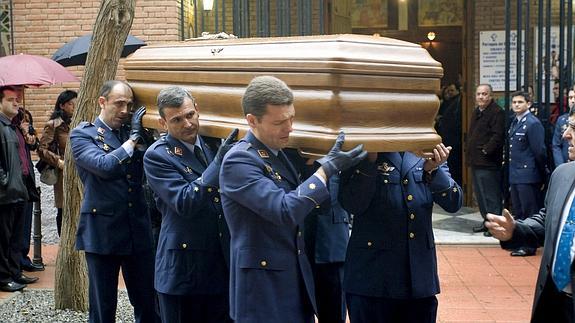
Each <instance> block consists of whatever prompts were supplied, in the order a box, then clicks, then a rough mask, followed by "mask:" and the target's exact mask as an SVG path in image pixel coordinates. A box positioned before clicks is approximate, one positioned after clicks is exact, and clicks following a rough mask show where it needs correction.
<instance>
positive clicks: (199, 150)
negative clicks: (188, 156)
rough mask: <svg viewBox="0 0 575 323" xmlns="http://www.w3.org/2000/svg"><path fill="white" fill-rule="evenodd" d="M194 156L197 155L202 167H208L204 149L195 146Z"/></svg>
mask: <svg viewBox="0 0 575 323" xmlns="http://www.w3.org/2000/svg"><path fill="white" fill-rule="evenodd" d="M194 155H196V158H197V159H198V161H199V162H200V164H202V166H204V167H208V161H207V160H206V155H204V152H203V151H202V148H200V147H198V146H195V145H194Z"/></svg>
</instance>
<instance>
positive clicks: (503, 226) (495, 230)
mask: <svg viewBox="0 0 575 323" xmlns="http://www.w3.org/2000/svg"><path fill="white" fill-rule="evenodd" d="M485 226H486V227H487V229H489V232H490V233H491V235H492V236H493V237H494V238H495V239H497V240H500V241H507V240H510V239H511V238H512V237H513V231H514V230H515V219H513V216H512V215H511V213H509V211H508V210H507V209H503V215H502V216H501V215H495V214H492V213H487V221H485Z"/></svg>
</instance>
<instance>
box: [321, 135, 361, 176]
mask: <svg viewBox="0 0 575 323" xmlns="http://www.w3.org/2000/svg"><path fill="white" fill-rule="evenodd" d="M344 141H345V134H344V133H343V131H340V132H339V135H338V136H337V139H336V140H335V144H334V145H333V147H332V148H331V150H330V151H329V153H327V155H325V156H324V157H322V158H320V159H318V160H316V163H318V164H320V165H321V167H323V171H324V172H325V175H326V176H327V178H330V177H331V176H332V175H334V174H337V173H338V172H340V171H344V170H346V169H348V168H350V167H352V166H355V165H357V164H358V163H359V162H360V161H362V160H363V159H364V158H365V157H367V151H365V150H363V144H361V145H357V146H356V147H355V148H353V149H352V150H350V151H347V152H344V151H341V146H343V142H344Z"/></svg>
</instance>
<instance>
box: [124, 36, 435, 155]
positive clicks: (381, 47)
mask: <svg viewBox="0 0 575 323" xmlns="http://www.w3.org/2000/svg"><path fill="white" fill-rule="evenodd" d="M124 66H125V70H126V78H127V80H128V82H129V83H130V84H131V85H132V87H133V89H134V93H135V96H136V99H137V100H138V102H139V103H141V104H144V105H146V106H147V107H148V109H149V111H148V113H147V114H146V116H145V119H144V124H145V125H146V126H147V127H153V128H159V127H160V126H159V123H158V122H157V120H158V118H159V116H158V114H157V109H156V103H155V102H156V96H157V94H158V92H159V91H160V90H161V89H162V88H164V87H166V86H170V85H179V86H183V87H185V88H187V89H188V90H190V91H191V93H192V94H193V96H194V97H195V98H196V100H197V103H198V106H199V109H200V122H201V126H202V127H201V132H202V134H204V135H208V136H216V137H225V136H226V135H227V134H228V133H229V132H230V131H231V130H232V129H233V128H240V130H241V131H242V133H243V132H245V131H246V130H247V125H246V122H245V119H244V116H243V113H242V109H241V97H242V95H243V92H244V90H245V87H246V86H247V84H248V83H249V82H250V80H251V79H252V78H254V77H255V76H259V75H273V76H276V77H278V78H280V79H282V80H284V81H285V82H286V83H287V84H288V85H289V86H290V87H291V88H292V90H293V91H294V95H295V102H294V105H295V107H296V120H295V123H294V132H293V133H292V135H291V139H290V146H291V147H297V148H300V149H301V150H302V151H305V152H308V153H316V154H321V153H325V152H326V151H327V150H329V148H330V147H331V146H332V144H333V142H334V140H335V138H336V136H337V133H338V132H339V131H340V130H344V131H345V132H346V144H345V146H344V148H345V149H348V148H351V147H353V146H355V145H356V144H359V143H363V144H364V145H365V147H366V149H367V150H369V151H408V150H411V151H414V150H429V149H430V148H432V147H433V146H434V145H436V144H437V143H439V142H440V140H441V138H440V137H439V136H438V135H437V134H436V133H435V131H434V130H433V121H434V118H435V115H436V113H437V109H438V106H439V101H438V99H437V97H436V95H435V92H436V90H437V89H438V88H439V84H440V78H441V76H442V75H443V69H442V67H441V64H440V63H438V62H436V61H435V60H433V58H431V56H430V55H429V54H428V53H427V51H426V50H425V49H423V48H422V47H421V46H419V45H416V44H411V43H407V42H403V41H399V40H394V39H389V38H383V37H375V36H364V35H328V36H305V37H281V38H249V39H236V40H211V41H188V42H179V43H171V44H165V45H156V46H146V47H142V48H141V49H139V50H138V51H136V52H135V53H134V54H133V55H132V56H131V57H129V58H128V59H127V60H126V63H125V65H124Z"/></svg>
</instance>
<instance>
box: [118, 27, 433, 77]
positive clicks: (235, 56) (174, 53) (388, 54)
mask: <svg viewBox="0 0 575 323" xmlns="http://www.w3.org/2000/svg"><path fill="white" fill-rule="evenodd" d="M238 62H241V64H238ZM125 67H126V69H135V70H137V69H145V70H164V71H165V70H177V71H186V70H195V71H199V70H204V71H252V70H257V71H258V72H260V73H261V72H264V73H265V72H270V73H272V72H305V73H332V74H333V73H343V74H366V75H389V76H393V75H395V76H406V75H409V76H410V77H431V78H440V77H441V76H442V75H443V69H442V67H441V64H440V63H439V62H437V61H435V60H434V59H433V58H432V57H431V56H430V55H429V53H428V52H427V51H426V50H425V49H423V48H421V46H419V45H417V44H412V43H408V42H405V41H401V40H396V39H391V38H386V37H379V36H366V35H352V34H343V35H322V36H303V37H275V38H246V39H225V40H201V41H199V40H189V41H184V42H177V43H167V44H162V45H151V46H145V47H143V48H140V49H139V50H138V51H136V52H135V53H134V54H133V55H132V56H130V57H129V58H128V59H127V60H126V63H125ZM221 81H222V80H218V83H221ZM292 86H293V84H292Z"/></svg>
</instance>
